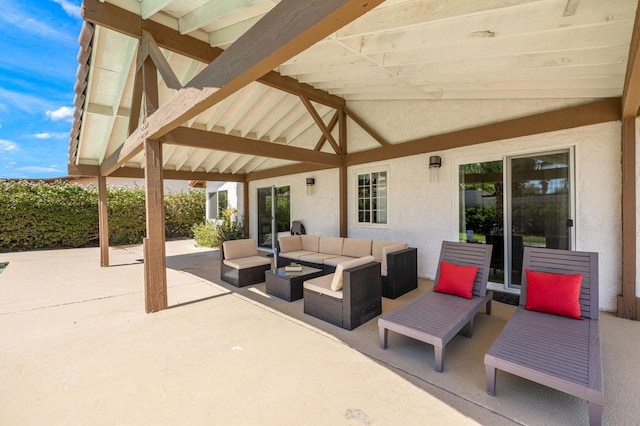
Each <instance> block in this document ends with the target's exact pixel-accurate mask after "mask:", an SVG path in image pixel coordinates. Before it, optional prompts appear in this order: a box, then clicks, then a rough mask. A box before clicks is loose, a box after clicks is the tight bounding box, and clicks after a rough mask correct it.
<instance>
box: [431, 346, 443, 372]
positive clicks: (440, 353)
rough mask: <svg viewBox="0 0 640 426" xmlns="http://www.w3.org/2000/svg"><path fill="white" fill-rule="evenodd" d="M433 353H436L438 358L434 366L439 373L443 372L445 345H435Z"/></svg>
mask: <svg viewBox="0 0 640 426" xmlns="http://www.w3.org/2000/svg"><path fill="white" fill-rule="evenodd" d="M433 354H434V355H435V359H436V362H435V365H434V367H433V368H434V370H436V371H437V372H438V373H442V368H443V366H444V346H434V347H433Z"/></svg>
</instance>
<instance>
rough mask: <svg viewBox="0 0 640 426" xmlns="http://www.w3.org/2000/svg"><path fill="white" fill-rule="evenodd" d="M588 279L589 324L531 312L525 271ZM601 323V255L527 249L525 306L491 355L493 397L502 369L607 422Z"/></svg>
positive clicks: (583, 304)
mask: <svg viewBox="0 0 640 426" xmlns="http://www.w3.org/2000/svg"><path fill="white" fill-rule="evenodd" d="M526 269H529V270H533V271H539V272H549V273H555V274H577V273H581V274H582V285H581V288H580V308H581V315H582V317H583V318H584V320H583V321H581V320H577V319H572V318H567V317H562V316H558V315H552V314H547V313H541V312H533V311H529V310H525V309H524V308H523V306H524V305H525V304H526V295H527V291H526V289H527V279H526V273H525V270H526ZM599 330H600V328H599V322H598V254H597V253H590V252H576V251H568V250H556V249H546V248H532V247H525V249H524V259H523V273H522V288H521V295H520V306H519V307H518V309H517V310H516V312H515V313H514V314H513V316H512V317H511V319H510V320H509V321H508V322H507V325H506V326H505V327H504V329H503V330H502V332H501V333H500V335H499V336H498V338H497V339H496V341H495V342H494V343H493V344H492V345H491V347H490V348H489V351H488V352H487V354H486V355H485V358H484V363H485V368H486V375H487V392H488V393H489V395H495V394H496V370H502V371H505V372H508V373H511V374H513V375H516V376H520V377H523V378H525V379H528V380H531V381H534V382H537V383H540V384H542V385H545V386H548V387H551V388H554V389H557V390H560V391H562V392H565V393H568V394H571V395H573V396H576V397H578V398H582V399H586V400H587V401H588V405H589V418H590V423H591V424H600V423H601V422H602V405H603V402H604V395H603V386H602V356H601V349H600V331H599Z"/></svg>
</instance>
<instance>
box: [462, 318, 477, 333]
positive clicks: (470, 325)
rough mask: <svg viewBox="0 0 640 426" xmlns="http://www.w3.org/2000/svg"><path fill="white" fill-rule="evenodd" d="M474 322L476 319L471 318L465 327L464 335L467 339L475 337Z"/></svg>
mask: <svg viewBox="0 0 640 426" xmlns="http://www.w3.org/2000/svg"><path fill="white" fill-rule="evenodd" d="M473 320H474V318H471V319H470V320H469V322H468V323H467V325H465V326H464V329H463V331H462V333H463V334H464V335H465V337H468V338H472V337H473Z"/></svg>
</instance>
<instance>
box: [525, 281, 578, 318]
mask: <svg viewBox="0 0 640 426" xmlns="http://www.w3.org/2000/svg"><path fill="white" fill-rule="evenodd" d="M525 272H526V274H527V303H525V305H524V308H525V309H528V310H530V311H538V312H545V313H548V314H555V315H562V316H565V317H569V318H575V319H583V318H582V317H581V316H580V314H581V313H580V284H582V274H570V275H561V274H549V273H546V272H535V271H530V270H528V269H527V270H526V271H525Z"/></svg>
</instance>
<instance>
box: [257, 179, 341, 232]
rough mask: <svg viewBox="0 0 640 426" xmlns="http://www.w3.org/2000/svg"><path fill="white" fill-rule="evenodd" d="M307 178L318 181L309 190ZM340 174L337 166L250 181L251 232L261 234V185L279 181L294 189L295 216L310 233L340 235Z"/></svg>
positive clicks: (281, 184)
mask: <svg viewBox="0 0 640 426" xmlns="http://www.w3.org/2000/svg"><path fill="white" fill-rule="evenodd" d="M306 178H314V179H315V185H314V186H313V187H312V188H311V191H310V193H307V185H306ZM338 181H339V176H338V172H337V171H336V170H322V171H317V172H309V173H300V174H295V175H290V176H282V177H278V178H274V179H265V180H259V181H253V182H250V183H249V194H250V195H249V214H250V218H249V220H250V222H249V235H250V236H251V238H257V236H258V231H257V223H258V205H257V203H258V197H257V189H258V188H265V187H270V186H272V185H275V186H276V187H280V186H289V189H290V191H291V199H290V201H291V220H292V221H294V220H300V221H301V222H302V224H303V225H304V227H305V230H306V232H307V234H316V235H338V234H339V233H340V213H339V210H338V203H339V194H338V188H339V184H338Z"/></svg>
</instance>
